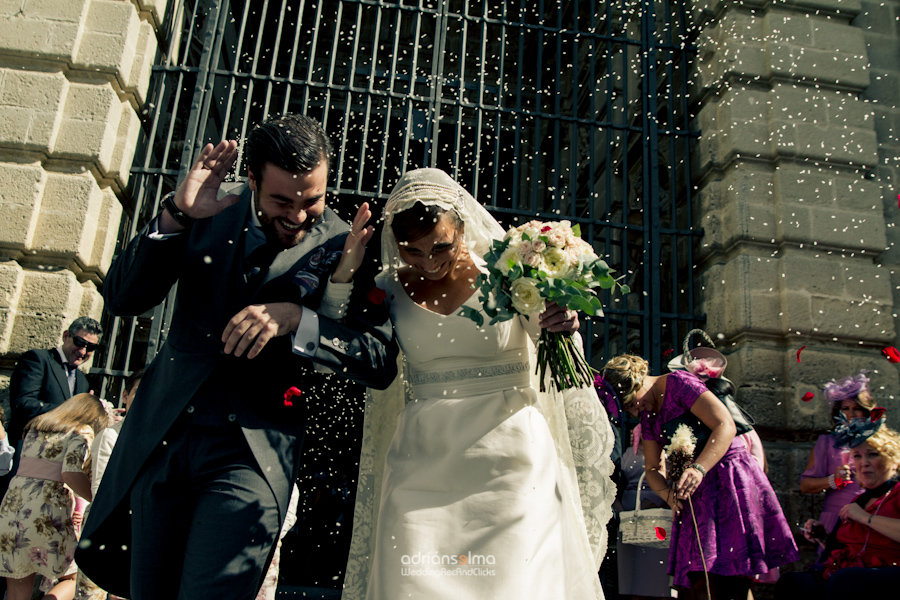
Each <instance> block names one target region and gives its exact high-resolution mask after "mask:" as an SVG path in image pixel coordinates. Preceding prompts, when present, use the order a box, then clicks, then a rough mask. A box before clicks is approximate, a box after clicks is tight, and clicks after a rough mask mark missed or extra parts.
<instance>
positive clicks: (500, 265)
mask: <svg viewBox="0 0 900 600" xmlns="http://www.w3.org/2000/svg"><path fill="white" fill-rule="evenodd" d="M519 258H520V257H519V251H518V250H517V249H516V248H515V247H514V246H512V245H510V246H507V247H506V250H504V251H503V254H501V255H500V258H498V259H497V262H496V263H494V268H495V269H497V270H498V271H500V272H501V273H503V274H504V275H509V259H513V262H516V263H518V262H519Z"/></svg>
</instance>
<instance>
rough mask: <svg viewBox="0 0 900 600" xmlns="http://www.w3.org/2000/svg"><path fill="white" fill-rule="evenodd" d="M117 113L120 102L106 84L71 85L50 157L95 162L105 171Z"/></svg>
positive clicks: (120, 112) (116, 134)
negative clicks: (52, 155)
mask: <svg viewBox="0 0 900 600" xmlns="http://www.w3.org/2000/svg"><path fill="white" fill-rule="evenodd" d="M121 114H122V102H121V101H120V100H119V97H118V95H117V94H116V92H115V91H114V90H113V89H112V86H111V85H110V84H108V83H107V84H102V85H91V84H77V83H73V84H71V86H70V87H69V93H68V94H67V96H66V102H65V108H64V111H63V117H62V122H61V123H60V126H59V134H58V135H57V137H56V143H55V144H54V147H53V154H54V156H56V157H59V158H73V159H79V160H84V161H89V162H95V163H96V164H97V166H98V167H99V168H100V169H101V170H103V171H104V172H107V171H109V169H110V164H111V161H112V157H113V152H114V151H115V146H116V139H117V137H118V130H119V120H120V119H121Z"/></svg>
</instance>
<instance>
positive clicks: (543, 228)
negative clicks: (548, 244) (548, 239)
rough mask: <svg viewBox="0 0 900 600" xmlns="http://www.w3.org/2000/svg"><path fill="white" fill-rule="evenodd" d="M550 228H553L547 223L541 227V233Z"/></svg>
mask: <svg viewBox="0 0 900 600" xmlns="http://www.w3.org/2000/svg"><path fill="white" fill-rule="evenodd" d="M551 229H553V228H552V227H550V226H549V225H544V226H543V227H541V233H547V232H548V231H550V230H551Z"/></svg>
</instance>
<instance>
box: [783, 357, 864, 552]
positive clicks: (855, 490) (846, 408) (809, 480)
mask: <svg viewBox="0 0 900 600" xmlns="http://www.w3.org/2000/svg"><path fill="white" fill-rule="evenodd" d="M866 373H868V371H865V370H863V371H860V372H859V374H858V375H856V376H855V377H852V376H848V377H844V378H843V379H841V380H839V381H831V382H829V383H826V384H825V386H824V388H823V391H824V395H825V400H827V401H828V402H829V403H831V405H832V406H831V417H832V421H834V420H835V419H836V418H837V416H838V414H843V415H844V417H845V418H846V419H847V420H850V419H853V418H858V419H866V418H868V417H869V413H870V412H871V410H872V408H874V407H875V400H874V399H873V398H872V396H871V394H869V378H868V377H866ZM850 477H851V473H850V459H849V452H847V451H845V450H844V449H839V448H835V447H834V438H832V437H831V434H830V433H825V434H822V435H820V436H819V439H818V440H816V445H815V447H814V448H813V451H812V454H810V455H809V460H808V461H807V463H806V470H805V471H804V472H803V474H802V475H801V476H800V491H801V492H802V493H804V494H818V493H820V492H825V504H824V505H823V506H822V514H821V515H820V516H819V521H821V522H822V524H823V525H824V526H825V529H826V531H831V530H832V529H834V526H835V525H836V524H837V520H838V513H839V512H840V511H841V509H842V508H843V507H844V506H845V505H847V504H850V502H851V501H853V499H854V498H856V497H857V496H858V495H860V494H861V493H862V492H863V489H862V488H861V487H859V484H857V483H856V482H855V481H853V480H851V479H850ZM820 550H821V548H820Z"/></svg>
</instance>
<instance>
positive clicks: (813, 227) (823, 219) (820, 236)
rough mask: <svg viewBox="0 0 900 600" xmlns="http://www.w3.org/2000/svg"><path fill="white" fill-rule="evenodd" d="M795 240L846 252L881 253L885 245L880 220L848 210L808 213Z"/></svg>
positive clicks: (878, 217) (880, 218) (817, 210)
mask: <svg viewBox="0 0 900 600" xmlns="http://www.w3.org/2000/svg"><path fill="white" fill-rule="evenodd" d="M807 215H808V216H807V220H806V221H805V222H803V223H800V229H798V238H799V239H804V238H805V239H806V240H808V241H810V242H815V243H817V244H819V245H822V244H824V245H826V246H830V247H832V248H841V249H843V250H847V251H854V250H869V251H872V252H876V253H877V252H881V251H882V250H883V249H884V248H885V247H886V246H887V239H886V238H885V223H884V217H883V216H882V215H879V214H875V213H871V212H870V213H868V214H860V213H859V212H857V211H848V210H824V209H816V210H810V211H809V212H808V213H807Z"/></svg>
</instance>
